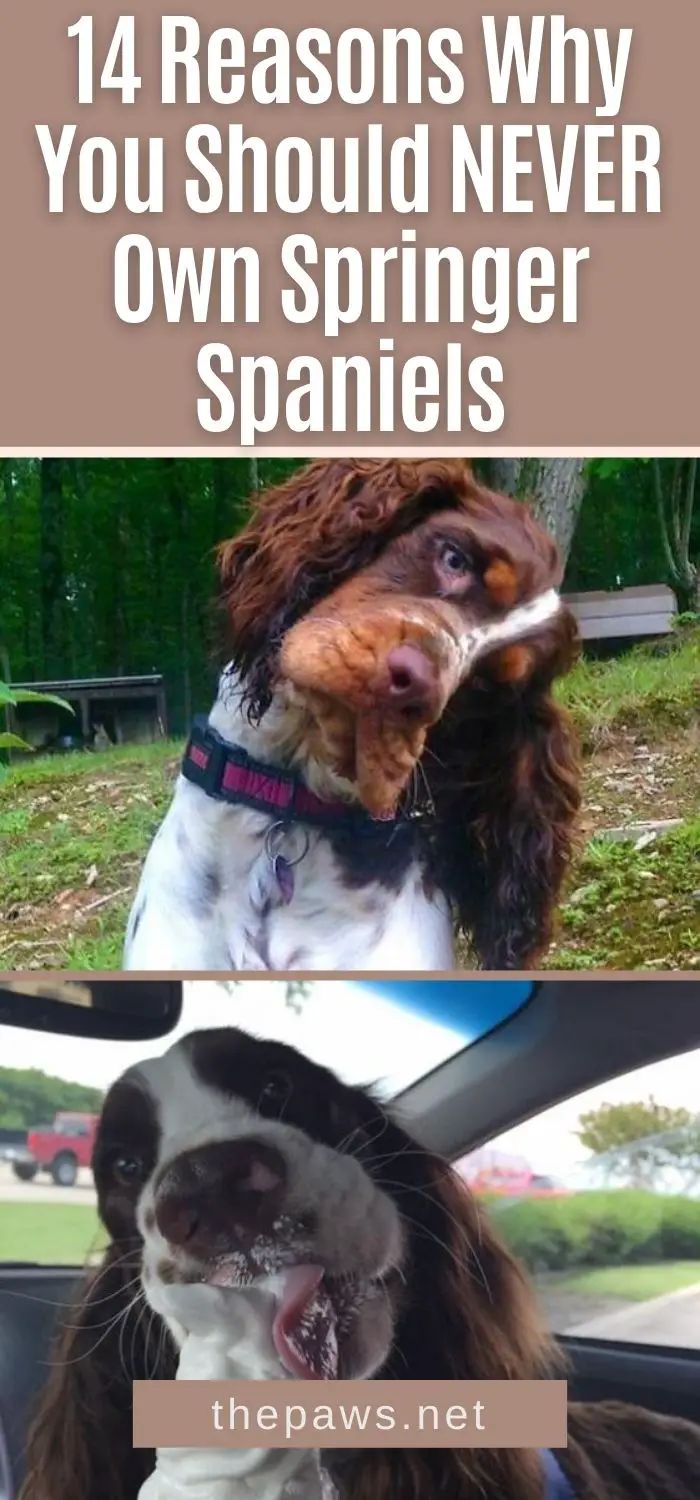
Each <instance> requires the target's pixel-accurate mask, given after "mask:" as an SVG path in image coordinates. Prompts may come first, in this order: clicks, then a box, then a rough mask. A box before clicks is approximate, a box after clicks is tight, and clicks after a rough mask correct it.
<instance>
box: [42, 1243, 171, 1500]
mask: <svg viewBox="0 0 700 1500" xmlns="http://www.w3.org/2000/svg"><path fill="white" fill-rule="evenodd" d="M129 1266H130V1267H131V1269H127V1268H128V1267H129ZM136 1272H137V1264H136V1262H135V1261H134V1260H133V1259H131V1258H129V1259H125V1256H124V1249H123V1246H122V1247H121V1248H120V1247H118V1246H117V1245H111V1246H110V1247H109V1249H108V1250H107V1252H106V1255H105V1258H104V1261H103V1263H102V1266H101V1268H100V1269H99V1271H97V1272H95V1273H94V1274H92V1275H91V1277H90V1280H89V1282H88V1283H87V1285H86V1287H85V1290H84V1291H83V1293H82V1295H81V1297H80V1300H79V1301H78V1303H77V1304H76V1306H75V1307H73V1308H70V1309H65V1310H63V1309H62V1310H61V1316H60V1318H59V1324H61V1323H62V1324H63V1332H62V1334H61V1335H60V1336H59V1338H58V1339H57V1341H56V1344H55V1346H54V1348H53V1350H52V1354H51V1372H50V1374H49V1378H48V1381H47V1383H46V1387H45V1390H44V1392H43V1394H42V1397H41V1399H40V1402H39V1407H38V1410H37V1413H36V1418H35V1420H34V1422H33V1423H32V1427H31V1430H30V1434H29V1440H28V1448H27V1476H26V1479H25V1481H24V1485H23V1487H22V1490H21V1493H20V1500H68V1497H69V1496H75V1497H76V1500H134V1497H135V1496H136V1495H137V1494H138V1491H139V1489H140V1486H141V1485H142V1484H143V1482H144V1481H145V1479H146V1478H147V1476H148V1474H149V1473H150V1472H151V1470H152V1469H153V1465H154V1462H155V1457H154V1454H152V1453H150V1454H149V1453H148V1452H146V1451H145V1450H140V1449H134V1447H133V1445H132V1380H135V1379H139V1378H140V1379H145V1378H146V1377H148V1378H149V1379H152V1378H160V1379H172V1378H173V1377H174V1374H175V1359H174V1352H173V1351H172V1349H171V1346H170V1340H169V1337H168V1339H167V1340H164V1330H163V1326H162V1324H161V1323H160V1320H159V1319H158V1320H156V1321H157V1327H154V1326H152V1322H153V1320H152V1319H149V1317H148V1316H144V1309H143V1300H142V1297H139V1296H136V1295H134V1293H135V1291H136V1288H135V1285H134V1284H133V1282H134V1278H135V1277H136Z"/></svg>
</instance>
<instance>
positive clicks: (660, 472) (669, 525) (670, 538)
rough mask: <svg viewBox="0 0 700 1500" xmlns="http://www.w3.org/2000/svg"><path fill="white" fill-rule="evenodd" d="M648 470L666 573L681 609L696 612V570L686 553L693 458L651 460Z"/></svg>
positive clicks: (699, 580) (699, 592) (699, 604)
mask: <svg viewBox="0 0 700 1500" xmlns="http://www.w3.org/2000/svg"><path fill="white" fill-rule="evenodd" d="M651 470H652V475H653V483H654V499H655V500H656V513H657V516H658V520H659V530H660V533H661V542H662V545H663V549H664V554H665V557H666V562H667V565H668V571H669V573H670V576H671V579H672V580H673V583H674V584H675V587H676V589H677V592H678V594H679V596H680V600H681V607H682V608H685V609H689V610H698V611H700V567H699V566H698V564H697V562H696V561H695V560H694V559H693V558H692V557H691V553H690V548H691V536H692V530H693V516H694V514H695V513H696V499H697V490H698V461H697V458H674V459H672V460H671V462H670V463H666V464H662V462H661V459H658V458H652V460H651Z"/></svg>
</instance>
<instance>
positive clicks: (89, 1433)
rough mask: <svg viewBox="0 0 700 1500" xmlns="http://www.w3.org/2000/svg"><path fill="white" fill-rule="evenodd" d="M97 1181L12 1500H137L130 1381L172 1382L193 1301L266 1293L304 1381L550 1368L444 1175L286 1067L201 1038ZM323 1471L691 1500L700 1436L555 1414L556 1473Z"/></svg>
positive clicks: (169, 1068) (455, 1457)
mask: <svg viewBox="0 0 700 1500" xmlns="http://www.w3.org/2000/svg"><path fill="white" fill-rule="evenodd" d="M94 1170H95V1181H96V1184H97V1191H98V1200H99V1211H100V1216H101V1218H102V1221H103V1223H104V1225H105V1227H106V1230H107V1232H108V1235H109V1245H108V1248H107V1251H106V1254H105V1258H104V1262H103V1265H102V1268H101V1269H100V1271H99V1272H97V1273H95V1274H93V1275H92V1276H91V1278H90V1279H89V1281H88V1282H87V1284H86V1286H85V1290H84V1294H83V1297H82V1301H81V1303H80V1306H79V1307H78V1309H77V1310H76V1311H75V1313H74V1315H72V1316H71V1318H70V1319H69V1320H67V1325H66V1330H65V1333H64V1335H63V1339H62V1344H61V1347H60V1349H59V1351H58V1353H57V1356H56V1358H55V1361H54V1364H53V1373H52V1375H51V1377H50V1381H49V1385H48V1388H47V1391H46V1394H45V1396H44V1399H43V1402H42V1405H41V1408H40V1411H39V1413H38V1417H37V1421H36V1424H35V1427H34V1432H33V1436H32V1439H31V1442H30V1452H29V1479H28V1481H27V1487H26V1489H25V1491H24V1494H23V1500H66V1497H67V1496H69V1495H73V1494H75V1495H79V1496H80V1500H137V1496H138V1493H139V1489H140V1487H141V1485H142V1484H143V1483H144V1482H145V1480H146V1479H147V1477H148V1475H149V1474H150V1473H151V1472H152V1470H153V1465H154V1461H155V1460H154V1455H153V1454H152V1453H151V1454H149V1453H144V1452H143V1451H141V1450H136V1451H135V1450H134V1449H133V1448H132V1384H131V1383H132V1379H134V1378H151V1379H152V1378H171V1377H172V1376H173V1374H174V1370H175V1361H176V1357H177V1349H178V1346H179V1345H180V1344H181V1342H182V1334H183V1330H182V1328H181V1326H180V1324H179V1321H178V1308H179V1307H180V1306H181V1302H180V1301H179V1300H178V1294H179V1293H182V1292H183V1289H185V1288H187V1287H192V1286H193V1284H194V1285H197V1284H201V1283H204V1284H206V1285H207V1286H208V1287H209V1288H212V1287H214V1288H224V1287H225V1288H232V1287H235V1288H240V1289H243V1292H244V1291H245V1290H246V1289H248V1290H249V1291H250V1292H251V1293H252V1294H253V1295H254V1296H258V1295H259V1293H260V1292H261V1290H263V1289H266V1288H267V1289H269V1290H271V1292H272V1294H273V1296H274V1301H275V1314H274V1321H273V1325H272V1339H273V1342H274V1347H275V1350H276V1354H277V1356H278V1358H279V1360H280V1361H281V1364H282V1366H283V1367H284V1368H286V1369H287V1370H288V1371H289V1372H290V1373H291V1374H293V1375H295V1376H296V1377H297V1378H304V1379H312V1378H318V1377H325V1378H331V1379H332V1378H336V1377H338V1376H342V1377H345V1378H348V1377H349V1378H352V1377H361V1376H369V1377H371V1376H374V1375H381V1376H382V1377H384V1378H389V1379H396V1380H405V1379H409V1380H410V1379H414V1380H421V1379H434V1380H435V1379H437V1380H439V1379H446V1380H478V1379H482V1380H489V1379H532V1378H538V1377H540V1376H542V1375H544V1374H547V1373H549V1372H550V1371H551V1370H552V1368H553V1367H555V1365H556V1361H555V1357H554V1356H553V1354H552V1346H551V1344H550V1341H549V1339H548V1338H547V1336H546V1334H545V1333H544V1332H543V1329H542V1327H541V1325H540V1323H539V1319H538V1316H537V1312H536V1310H535V1306H534V1301H533V1298H532V1295H531V1293H530V1290H529V1287H528V1285H527V1283H526V1280H525V1277H524V1275H523V1274H522V1272H521V1271H520V1269H519V1267H518V1266H517V1264H516V1263H515V1262H514V1260H513V1259H512V1257H511V1256H510V1255H509V1253H508V1252H507V1251H506V1250H505V1249H504V1247H503V1246H502V1245H501V1244H500V1243H499V1241H498V1239H497V1238H496V1236H495V1234H494V1232H493V1230H492V1228H491V1226H490V1223H489V1220H488V1217H487V1215H486V1213H485V1212H484V1210H483V1208H482V1207H480V1206H479V1204H478V1203H477V1202H476V1200H475V1199H474V1198H473V1197H472V1196H471V1195H470V1194H469V1193H468V1191H467V1190H466V1188H465V1187H464V1185H463V1184H462V1183H461V1182H460V1180H459V1179H458V1178H457V1177H456V1175H455V1174H454V1173H453V1172H452V1171H451V1169H450V1167H449V1166H448V1164H447V1163H446V1162H445V1161H443V1160H441V1159H439V1158H438V1157H436V1156H434V1155H432V1154H431V1153H429V1152H427V1151H425V1150H424V1149H423V1148H421V1147H420V1146H419V1145H418V1144H417V1143H416V1142H415V1141H414V1140H412V1139H411V1138H410V1136H409V1135H408V1134H407V1133H406V1132H405V1131H404V1129H403V1128H402V1127H401V1126H400V1125H399V1124H398V1123H397V1122H396V1121H395V1120H394V1119H393V1118H392V1116H391V1114H390V1113H389V1112H387V1110H386V1109H385V1108H384V1107H383V1106H382V1105H381V1104H380V1103H378V1102H377V1101H376V1100H375V1099H373V1098H372V1097H371V1095H370V1094H368V1093H366V1092H364V1091H363V1090H360V1089H356V1088H351V1087H347V1086H345V1085H343V1084H342V1083H340V1082H339V1080H338V1079H337V1078H335V1077H334V1076H333V1075H332V1074H331V1073H330V1072H328V1071H327V1070H325V1069H324V1068H321V1067H318V1066H317V1065H315V1064H313V1063H311V1062H309V1061H308V1060H307V1059H306V1058H304V1057H302V1056H300V1054H299V1053H297V1052H295V1051H293V1050H292V1049H291V1048H289V1047H285V1046H282V1045H281V1044H279V1043H275V1042H269V1041H267V1042H266V1041H256V1040H253V1039H252V1038H251V1037H249V1036H246V1035H244V1034H242V1033H241V1032H239V1031H236V1030H233V1029H230V1030H229V1029H226V1030H219V1031H208V1032H198V1033H194V1034H193V1035H192V1036H190V1037H187V1038H186V1039H184V1040H182V1041H180V1042H178V1043H176V1044H175V1046H173V1047H172V1048H171V1049H170V1051H169V1052H167V1053H166V1054H165V1055H164V1056H163V1057H160V1058H157V1059H154V1060H152V1061H150V1062H144V1063H141V1064H139V1065H138V1066H136V1067H133V1068H131V1069H129V1071H128V1072H127V1073H126V1074H125V1075H124V1076H123V1077H122V1078H121V1079H120V1080H119V1081H118V1082H117V1083H116V1084H115V1085H114V1086H113V1088H112V1089H111V1090H110V1092H109V1094H108V1097H107V1100H106V1103H105V1107H104V1112H103V1116H102V1120H101V1124H100V1127H99V1132H98V1137H97V1143H96V1148H95V1158H94ZM312 1306H313V1309H314V1316H313V1317H311V1318H310V1317H308V1316H307V1314H308V1311H309V1309H310V1308H311V1307H312ZM244 1354H245V1351H244V1350H243V1351H242V1358H243V1357H244ZM250 1374H251V1375H254V1374H255V1370H254V1369H253V1368H251V1370H250ZM543 1457H544V1463H543ZM326 1461H327V1463H328V1465H329V1467H330V1468H331V1470H332V1478H333V1481H334V1483H335V1486H336V1488H337V1490H338V1493H339V1495H340V1497H341V1500H376V1497H379V1500H396V1497H397V1496H411V1497H415V1500H442V1497H443V1496H444V1497H450V1500H544V1497H545V1496H546V1497H547V1500H554V1497H555V1496H558V1495H566V1496H571V1495H572V1494H573V1495H575V1496H576V1497H577V1500H611V1497H612V1496H614V1497H615V1500H639V1496H640V1495H642V1494H644V1495H650V1496H653V1497H654V1500H657V1497H658V1500H661V1497H662V1496H663V1497H666V1496H669V1497H671V1500H694V1496H695V1495H696V1493H697V1489H696V1486H695V1484H694V1481H692V1476H693V1475H694V1476H695V1479H696V1478H697V1473H698V1464H699V1463H700V1432H698V1430H697V1429H695V1428H693V1427H691V1426H690V1425H688V1424H684V1423H682V1422H677V1423H673V1422H669V1421H668V1420H665V1419H664V1420H662V1419H657V1418H654V1417H653V1416H651V1415H650V1414H649V1413H642V1412H636V1411H635V1410H634V1409H632V1408H623V1407H617V1406H616V1407H607V1406H604V1405H601V1406H596V1407H591V1408H587V1407H586V1408H572V1411H571V1418H570V1441H569V1448H568V1450H567V1451H566V1453H562V1455H561V1462H560V1463H558V1462H557V1461H556V1460H554V1459H553V1458H552V1457H551V1455H549V1456H546V1455H545V1456H543V1455H540V1454H539V1453H537V1452H536V1451H534V1450H533V1451H514V1450H507V1449H500V1450H490V1449H488V1450H485V1449H471V1450H470V1449H468V1448H467V1449H461V1450H460V1449H442V1450H435V1451H431V1450H425V1449H424V1450H420V1451H407V1450H402V1449H390V1450H387V1451H368V1450H362V1449H353V1450H351V1451H349V1452H348V1453H346V1454H343V1453H334V1454H332V1455H328V1456H327V1459H326ZM647 1480H649V1484H647Z"/></svg>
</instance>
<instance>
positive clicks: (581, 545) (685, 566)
mask: <svg viewBox="0 0 700 1500" xmlns="http://www.w3.org/2000/svg"><path fill="white" fill-rule="evenodd" d="M696 496H697V469H696V461H695V460H694V459H673V458H662V459H649V458H633V459H629V458H595V459H591V460H589V462H588V464H587V467H586V495H585V500H584V503H583V506H582V508H581V513H580V518H579V523H578V526H577V529H576V534H575V537H574V541H573V544H572V548H571V553H570V556H569V564H568V568H567V575H566V586H567V588H569V589H600V588H606V589H614V588H624V587H629V586H631V585H635V584H643V583H668V584H670V586H671V587H672V588H673V589H674V591H675V593H676V595H677V597H678V602H679V606H680V608H681V609H682V610H688V609H689V610H698V608H699V607H700V599H699V598H698V589H699V587H700V583H699V581H698V563H697V559H698V556H699V555H700V506H699V505H698V503H697V499H696Z"/></svg>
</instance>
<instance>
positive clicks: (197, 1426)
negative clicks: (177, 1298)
mask: <svg viewBox="0 0 700 1500" xmlns="http://www.w3.org/2000/svg"><path fill="white" fill-rule="evenodd" d="M566 1401H567V1388H566V1381H564V1380H479V1381H464V1380H337V1381H313V1382H310V1381H305V1380H285V1381H279V1380H255V1381H252V1380H231V1381H226V1380H139V1381H136V1382H135V1384H134V1439H133V1440H134V1447H135V1448H377V1447H379V1448H564V1447H566V1440H567V1427H566Z"/></svg>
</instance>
